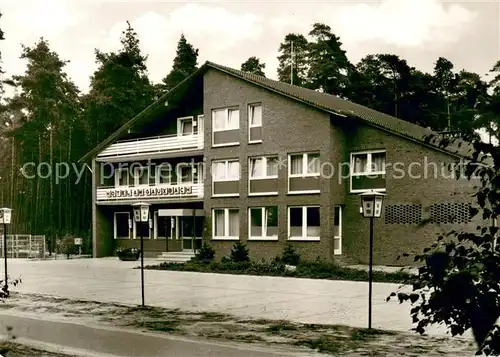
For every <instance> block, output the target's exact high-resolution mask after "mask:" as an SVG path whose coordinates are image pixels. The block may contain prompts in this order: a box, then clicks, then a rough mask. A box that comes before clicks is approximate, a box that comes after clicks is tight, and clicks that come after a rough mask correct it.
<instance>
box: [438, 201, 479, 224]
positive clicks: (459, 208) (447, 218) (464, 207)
mask: <svg viewBox="0 0 500 357" xmlns="http://www.w3.org/2000/svg"><path fill="white" fill-rule="evenodd" d="M470 220H471V204H470V203H457V202H453V203H435V204H433V205H431V207H430V221H431V223H469V222H470Z"/></svg>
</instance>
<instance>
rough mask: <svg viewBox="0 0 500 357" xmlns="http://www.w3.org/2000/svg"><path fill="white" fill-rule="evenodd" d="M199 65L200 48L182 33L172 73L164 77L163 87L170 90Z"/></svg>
mask: <svg viewBox="0 0 500 357" xmlns="http://www.w3.org/2000/svg"><path fill="white" fill-rule="evenodd" d="M197 67H198V49H195V48H194V47H193V46H192V45H191V44H190V43H188V42H187V41H186V38H185V37H184V35H181V38H180V40H179V42H178V43H177V52H176V56H175V58H174V64H173V66H172V70H171V71H170V73H169V74H168V75H167V76H166V77H165V78H163V80H162V82H163V86H162V89H163V90H165V91H169V90H171V89H172V88H174V87H175V86H176V85H178V84H179V83H181V82H182V81H183V80H184V79H186V78H187V77H189V76H190V75H191V74H192V73H193V72H194V71H196V69H197Z"/></svg>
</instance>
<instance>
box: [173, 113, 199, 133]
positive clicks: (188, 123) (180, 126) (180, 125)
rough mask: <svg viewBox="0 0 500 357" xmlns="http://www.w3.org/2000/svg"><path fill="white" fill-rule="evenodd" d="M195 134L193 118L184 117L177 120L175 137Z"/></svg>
mask: <svg viewBox="0 0 500 357" xmlns="http://www.w3.org/2000/svg"><path fill="white" fill-rule="evenodd" d="M193 134H195V126H194V118H193V117H185V118H178V119H177V135H180V136H184V135H193Z"/></svg>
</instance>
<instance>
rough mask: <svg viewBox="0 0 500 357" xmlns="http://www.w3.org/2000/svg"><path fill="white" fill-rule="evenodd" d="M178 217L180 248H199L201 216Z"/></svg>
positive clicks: (201, 229) (201, 225)
mask: <svg viewBox="0 0 500 357" xmlns="http://www.w3.org/2000/svg"><path fill="white" fill-rule="evenodd" d="M178 218H179V221H180V222H179V227H180V229H181V231H180V236H181V239H182V249H183V250H186V251H192V250H198V249H200V248H201V242H202V236H203V218H204V217H199V216H181V217H178Z"/></svg>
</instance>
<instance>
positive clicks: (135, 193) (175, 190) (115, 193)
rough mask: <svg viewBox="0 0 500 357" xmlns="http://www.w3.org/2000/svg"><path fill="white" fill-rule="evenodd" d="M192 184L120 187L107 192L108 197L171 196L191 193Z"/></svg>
mask: <svg viewBox="0 0 500 357" xmlns="http://www.w3.org/2000/svg"><path fill="white" fill-rule="evenodd" d="M192 193H193V187H192V186H172V187H166V188H155V187H151V188H118V189H116V190H110V191H107V192H106V197H107V198H139V197H144V198H147V197H170V196H183V195H191V194H192Z"/></svg>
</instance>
